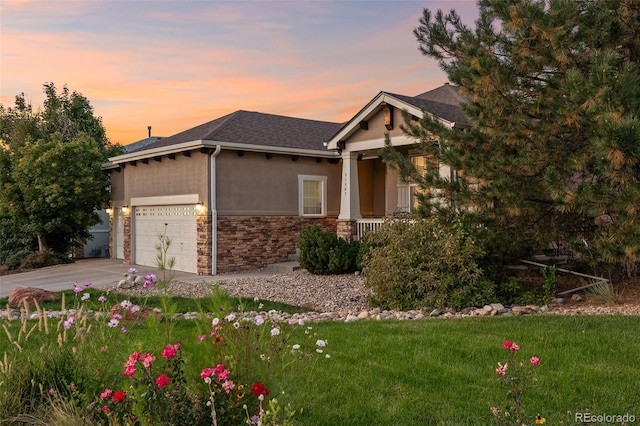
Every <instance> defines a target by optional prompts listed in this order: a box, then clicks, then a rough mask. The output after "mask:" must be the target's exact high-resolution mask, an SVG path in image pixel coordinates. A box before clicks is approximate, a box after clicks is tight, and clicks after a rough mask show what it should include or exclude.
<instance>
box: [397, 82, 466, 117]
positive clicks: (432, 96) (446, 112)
mask: <svg viewBox="0 0 640 426" xmlns="http://www.w3.org/2000/svg"><path fill="white" fill-rule="evenodd" d="M388 94H389V95H391V96H393V97H394V98H397V99H399V100H401V101H403V102H406V103H408V104H410V105H413V106H414V107H416V108H420V109H423V110H425V111H427V112H429V113H431V114H433V115H435V116H437V117H440V118H443V119H445V120H447V121H449V122H453V123H459V124H466V125H471V122H470V121H469V119H468V118H467V116H466V115H465V114H464V112H463V111H462V108H461V107H460V104H462V103H465V102H468V100H467V99H466V98H465V97H464V96H462V95H461V94H460V93H458V88H457V87H455V86H451V85H449V84H445V85H443V86H440V87H437V88H435V89H433V90H430V91H428V92H425V93H421V94H420V95H418V96H405V95H398V94H395V93H388Z"/></svg>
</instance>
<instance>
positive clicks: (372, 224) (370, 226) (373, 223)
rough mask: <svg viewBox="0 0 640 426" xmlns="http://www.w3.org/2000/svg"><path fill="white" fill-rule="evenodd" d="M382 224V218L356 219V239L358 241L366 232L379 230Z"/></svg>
mask: <svg viewBox="0 0 640 426" xmlns="http://www.w3.org/2000/svg"><path fill="white" fill-rule="evenodd" d="M383 222H384V219H382V218H376V219H358V220H357V221H356V229H357V235H356V238H357V239H358V240H360V239H361V238H362V237H364V234H366V233H367V232H370V231H375V230H377V229H380V227H381V226H382V223H383Z"/></svg>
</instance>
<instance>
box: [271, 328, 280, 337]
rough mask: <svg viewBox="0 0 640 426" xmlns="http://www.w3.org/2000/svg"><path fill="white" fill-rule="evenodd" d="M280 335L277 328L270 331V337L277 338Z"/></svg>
mask: <svg viewBox="0 0 640 426" xmlns="http://www.w3.org/2000/svg"><path fill="white" fill-rule="evenodd" d="M279 334H280V329H279V328H278V327H274V328H272V329H271V336H277V335H279Z"/></svg>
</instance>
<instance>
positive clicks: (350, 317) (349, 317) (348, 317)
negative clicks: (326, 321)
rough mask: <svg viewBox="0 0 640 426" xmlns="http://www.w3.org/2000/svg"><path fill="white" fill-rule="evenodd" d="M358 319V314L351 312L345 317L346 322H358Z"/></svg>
mask: <svg viewBox="0 0 640 426" xmlns="http://www.w3.org/2000/svg"><path fill="white" fill-rule="evenodd" d="M358 320H359V318H358V317H357V316H355V315H351V314H349V315H347V318H345V320H344V322H356V321H358Z"/></svg>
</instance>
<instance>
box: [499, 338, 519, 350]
mask: <svg viewBox="0 0 640 426" xmlns="http://www.w3.org/2000/svg"><path fill="white" fill-rule="evenodd" d="M502 347H503V348H505V349H511V350H512V351H519V350H520V346H518V344H517V343H516V342H510V341H508V340H505V341H504V342H502Z"/></svg>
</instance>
